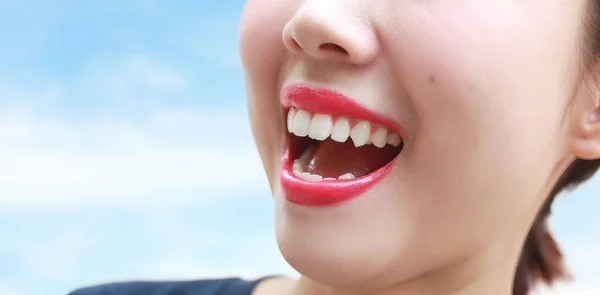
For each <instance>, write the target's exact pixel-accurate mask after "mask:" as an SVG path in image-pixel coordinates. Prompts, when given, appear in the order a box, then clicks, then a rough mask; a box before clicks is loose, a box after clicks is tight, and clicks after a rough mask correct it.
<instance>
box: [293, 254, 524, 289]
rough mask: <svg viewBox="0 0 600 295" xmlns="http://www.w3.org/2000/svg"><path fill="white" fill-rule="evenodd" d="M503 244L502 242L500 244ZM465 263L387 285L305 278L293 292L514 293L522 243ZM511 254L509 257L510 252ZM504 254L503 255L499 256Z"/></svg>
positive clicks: (477, 256)
mask: <svg viewBox="0 0 600 295" xmlns="http://www.w3.org/2000/svg"><path fill="white" fill-rule="evenodd" d="M499 244H500V243H499ZM491 248H502V249H488V250H486V251H485V253H484V252H481V253H480V254H478V255H475V256H473V255H471V256H470V257H469V258H468V259H463V260H462V261H461V262H455V263H451V264H448V265H447V266H445V267H440V268H438V269H436V270H433V271H430V272H427V273H424V274H422V275H419V276H417V277H414V278H412V279H408V280H404V281H402V282H398V283H396V284H394V285H387V286H385V287H377V288H374V287H369V286H364V287H363V288H362V289H361V290H360V291H357V290H358V289H357V288H356V286H354V287H353V288H334V287H330V286H325V285H322V284H319V283H318V282H316V281H314V280H311V279H309V278H305V277H302V278H301V279H300V280H298V281H297V282H296V284H295V286H294V288H293V292H291V293H292V294H293V295H367V294H369V295H370V294H378V295H481V294H486V295H512V294H513V291H512V288H513V277H514V272H515V268H516V264H517V261H518V257H519V254H520V251H521V248H520V246H518V245H516V246H512V247H508V248H510V251H508V250H509V249H507V245H506V244H503V245H495V246H492V247H491ZM508 253H511V254H514V255H510V256H509V259H507V256H506V255H507V254H508ZM499 254H503V255H499Z"/></svg>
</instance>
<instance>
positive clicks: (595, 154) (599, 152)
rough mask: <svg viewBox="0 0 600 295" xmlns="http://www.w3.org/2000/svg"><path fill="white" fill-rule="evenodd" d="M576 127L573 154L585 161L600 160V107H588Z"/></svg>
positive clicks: (596, 105) (572, 145)
mask: <svg viewBox="0 0 600 295" xmlns="http://www.w3.org/2000/svg"><path fill="white" fill-rule="evenodd" d="M574 127H575V130H574V133H573V134H572V135H573V138H572V141H571V147H570V150H571V153H572V154H573V155H575V156H576V157H577V158H580V159H584V160H595V159H600V106H598V104H597V103H595V104H594V105H593V106H592V105H588V107H587V110H586V111H584V112H583V116H581V117H580V119H579V120H578V121H576V122H575V126H574Z"/></svg>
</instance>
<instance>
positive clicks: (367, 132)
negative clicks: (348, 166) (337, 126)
mask: <svg viewBox="0 0 600 295" xmlns="http://www.w3.org/2000/svg"><path fill="white" fill-rule="evenodd" d="M370 136H371V123H369V122H368V121H360V122H358V124H356V126H354V128H352V131H351V132H350V137H351V138H352V141H354V146H355V147H359V146H363V145H365V144H366V143H367V142H368V141H369V137H370Z"/></svg>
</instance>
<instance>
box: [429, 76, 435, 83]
mask: <svg viewBox="0 0 600 295" xmlns="http://www.w3.org/2000/svg"><path fill="white" fill-rule="evenodd" d="M428 80H429V83H432V84H433V83H435V77H434V76H433V75H430V76H429V79H428Z"/></svg>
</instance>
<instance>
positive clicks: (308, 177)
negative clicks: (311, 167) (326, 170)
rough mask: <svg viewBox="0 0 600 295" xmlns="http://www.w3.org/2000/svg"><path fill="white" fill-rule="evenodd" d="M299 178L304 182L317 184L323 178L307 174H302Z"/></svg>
mask: <svg viewBox="0 0 600 295" xmlns="http://www.w3.org/2000/svg"><path fill="white" fill-rule="evenodd" d="M300 177H301V178H302V179H304V180H306V181H312V182H317V181H321V180H323V176H321V175H318V174H310V173H308V172H303V173H301V174H300Z"/></svg>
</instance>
